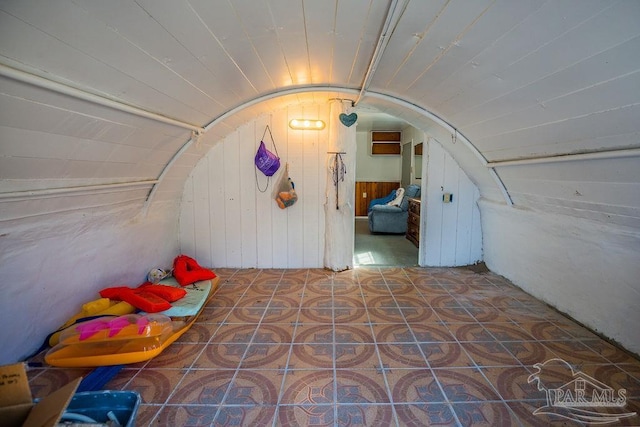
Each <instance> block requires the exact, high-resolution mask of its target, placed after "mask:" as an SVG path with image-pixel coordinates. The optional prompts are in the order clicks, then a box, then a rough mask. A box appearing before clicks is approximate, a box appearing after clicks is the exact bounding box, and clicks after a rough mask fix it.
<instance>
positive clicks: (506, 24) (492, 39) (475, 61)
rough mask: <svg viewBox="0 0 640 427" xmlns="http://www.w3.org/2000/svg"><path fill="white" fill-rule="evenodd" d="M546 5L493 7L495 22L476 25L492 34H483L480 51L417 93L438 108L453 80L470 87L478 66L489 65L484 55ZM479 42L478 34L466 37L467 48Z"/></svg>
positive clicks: (520, 4)
mask: <svg viewBox="0 0 640 427" xmlns="http://www.w3.org/2000/svg"><path fill="white" fill-rule="evenodd" d="M543 5H544V3H542V2H537V1H532V2H530V3H528V4H526V5H525V3H521V2H513V1H509V0H507V1H504V2H502V3H501V5H500V7H494V8H492V9H491V10H490V11H489V15H491V14H492V13H495V14H496V17H495V18H492V17H487V19H491V21H492V25H489V26H487V25H485V26H477V27H480V28H482V30H484V31H487V32H488V33H489V35H487V36H485V37H480V39H481V40H482V42H481V43H479V44H478V48H477V49H479V50H475V51H473V53H472V54H471V55H469V58H468V60H467V61H466V62H465V63H464V64H463V65H462V66H460V67H458V68H457V69H456V70H455V71H453V72H450V73H448V74H447V75H446V77H445V78H444V79H442V80H440V81H438V82H436V83H435V84H434V83H433V82H432V81H430V82H429V84H428V85H427V90H426V91H423V92H417V93H418V94H419V95H418V96H422V97H425V98H427V97H428V102H429V104H430V105H433V106H434V107H436V106H437V105H439V104H440V102H442V101H443V99H446V97H448V96H451V95H450V89H449V88H450V87H451V84H450V83H451V82H452V81H454V80H455V81H456V82H457V84H456V85H455V86H456V87H457V88H458V89H459V88H460V87H465V86H468V85H469V80H471V81H473V77H472V75H473V76H475V75H477V74H479V73H478V70H477V69H478V68H480V69H483V68H484V67H485V66H486V64H485V63H484V61H483V56H484V55H486V54H487V53H488V52H490V51H491V50H492V49H495V48H496V46H497V45H499V44H500V43H502V42H503V41H504V40H505V39H507V38H509V36H510V34H511V33H513V32H514V31H515V30H516V29H517V28H518V27H519V26H521V25H522V23H523V22H526V21H527V20H529V19H530V18H531V16H532V15H533V14H534V13H535V12H537V11H538V10H539V9H540V8H541V7H542V6H543ZM496 21H497V22H496ZM487 27H489V28H487ZM477 42H478V40H477V37H475V35H474V34H473V33H471V34H469V35H468V37H466V38H465V43H464V46H465V48H466V49H468V45H469V44H470V43H471V44H474V45H475V44H477Z"/></svg>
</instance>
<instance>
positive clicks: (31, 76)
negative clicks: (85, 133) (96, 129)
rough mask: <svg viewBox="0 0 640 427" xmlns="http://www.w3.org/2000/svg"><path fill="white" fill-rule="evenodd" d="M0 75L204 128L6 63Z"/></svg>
mask: <svg viewBox="0 0 640 427" xmlns="http://www.w3.org/2000/svg"><path fill="white" fill-rule="evenodd" d="M0 76H3V77H7V78H10V79H13V80H17V81H19V82H22V83H27V84H30V85H32V86H36V87H38V88H41V89H47V90H50V91H53V92H56V93H59V94H62V95H67V96H71V97H73V98H76V99H80V100H83V101H88V102H91V103H93V104H97V105H101V106H103V107H108V108H112V109H114V110H118V111H122V112H125V113H128V114H133V115H135V116H139V117H144V118H147V119H151V120H155V121H157V122H162V123H166V124H169V125H172V126H177V127H180V128H183V129H189V130H191V131H193V132H202V131H204V129H203V128H202V127H200V126H196V125H194V124H191V123H186V122H183V121H181V120H178V119H174V118H172V117H167V116H163V115H161V114H158V113H154V112H152V111H147V110H144V109H142V108H139V107H135V106H133V105H129V104H125V103H124V102H121V101H118V100H115V99H111V98H107V97H105V96H102V95H97V94H95V93H91V92H88V91H86V90H83V89H80V88H77V87H73V86H70V85H68V84H66V83H62V82H57V81H54V80H51V79H48V78H45V77H42V76H39V75H37V74H35V73H34V72H31V71H27V70H24V69H19V68H15V67H10V66H8V65H5V64H2V63H0Z"/></svg>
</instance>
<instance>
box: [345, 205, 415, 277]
mask: <svg viewBox="0 0 640 427" xmlns="http://www.w3.org/2000/svg"><path fill="white" fill-rule="evenodd" d="M354 229H355V244H354V250H353V265H354V267H367V266H371V267H373V266H375V267H382V266H395V267H410V266H417V265H418V248H417V247H416V246H415V245H414V244H413V243H411V242H410V241H409V240H407V238H406V237H405V235H404V234H372V233H371V232H369V219H368V218H367V217H356V219H355V227H354Z"/></svg>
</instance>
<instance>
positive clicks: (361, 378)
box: [335, 370, 390, 404]
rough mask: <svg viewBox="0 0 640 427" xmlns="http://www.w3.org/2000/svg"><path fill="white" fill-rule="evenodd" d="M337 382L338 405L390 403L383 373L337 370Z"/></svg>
mask: <svg viewBox="0 0 640 427" xmlns="http://www.w3.org/2000/svg"><path fill="white" fill-rule="evenodd" d="M336 381H337V384H336V386H335V387H336V394H337V399H338V400H337V401H338V403H342V404H372V403H390V400H389V394H388V393H387V387H386V385H385V382H384V376H383V374H382V372H379V371H375V370H370V371H364V370H359V371H351V370H337V371H336Z"/></svg>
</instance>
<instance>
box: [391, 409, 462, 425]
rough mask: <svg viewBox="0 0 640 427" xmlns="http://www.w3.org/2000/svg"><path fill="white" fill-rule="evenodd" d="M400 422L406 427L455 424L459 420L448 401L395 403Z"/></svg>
mask: <svg viewBox="0 0 640 427" xmlns="http://www.w3.org/2000/svg"><path fill="white" fill-rule="evenodd" d="M394 409H395V410H396V414H397V416H398V424H399V425H400V426H406V427H423V426H425V425H434V426H455V425H457V420H456V418H455V415H454V412H453V410H452V409H451V406H449V404H447V403H405V404H395V405H394Z"/></svg>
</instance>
